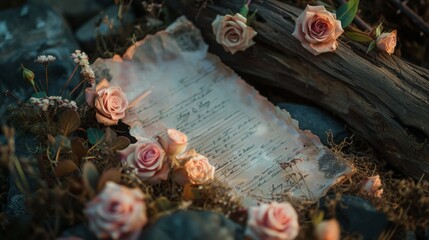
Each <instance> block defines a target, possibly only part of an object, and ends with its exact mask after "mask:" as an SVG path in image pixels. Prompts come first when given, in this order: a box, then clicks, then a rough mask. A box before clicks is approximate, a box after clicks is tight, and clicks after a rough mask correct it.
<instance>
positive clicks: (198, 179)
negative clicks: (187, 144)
mask: <svg viewBox="0 0 429 240" xmlns="http://www.w3.org/2000/svg"><path fill="white" fill-rule="evenodd" d="M177 160H178V162H179V164H181V166H182V167H179V168H177V169H176V170H175V171H174V179H175V181H176V182H177V183H179V184H182V185H185V184H187V183H191V184H204V183H207V182H209V181H212V180H213V179H214V172H215V167H213V166H212V165H210V163H209V160H208V159H207V158H206V157H205V156H203V155H201V154H198V153H196V152H195V151H194V150H190V151H188V152H187V153H185V154H183V155H182V156H180V157H178V159H177Z"/></svg>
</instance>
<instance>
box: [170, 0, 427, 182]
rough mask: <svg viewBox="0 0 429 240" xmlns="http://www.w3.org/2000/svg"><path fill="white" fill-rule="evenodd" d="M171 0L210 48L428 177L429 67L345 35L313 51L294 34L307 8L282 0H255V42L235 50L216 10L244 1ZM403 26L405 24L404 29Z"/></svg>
mask: <svg viewBox="0 0 429 240" xmlns="http://www.w3.org/2000/svg"><path fill="white" fill-rule="evenodd" d="M196 2H198V1H195V0H167V5H168V6H169V7H170V9H171V11H172V12H174V13H176V14H184V15H186V16H187V17H188V18H189V19H190V20H192V21H193V22H194V23H195V24H196V25H197V26H198V27H199V28H200V29H201V31H202V33H203V36H204V38H205V40H206V42H207V43H208V44H209V45H210V51H211V52H213V53H215V54H217V55H218V56H219V57H220V58H221V59H222V61H223V62H224V63H226V64H227V65H228V66H230V67H231V68H233V69H234V70H235V71H236V72H238V73H239V74H240V75H242V76H243V77H244V78H247V79H252V81H257V82H258V83H261V84H266V85H271V86H275V87H278V88H282V89H286V90H287V91H290V92H293V93H295V94H297V95H299V96H302V97H304V98H307V99H309V100H311V101H313V102H315V103H317V104H319V105H321V106H323V107H324V108H326V109H328V110H330V111H332V112H333V113H335V114H336V115H338V116H339V117H341V118H342V119H343V120H344V121H345V122H346V123H347V124H348V125H349V126H350V127H351V128H352V130H353V131H354V132H355V133H357V134H358V135H360V136H362V137H363V138H364V139H366V140H367V141H368V142H369V143H371V144H372V145H373V146H374V147H375V148H376V149H377V150H378V151H379V152H380V153H382V154H383V155H384V156H385V157H386V158H387V159H388V160H389V161H390V162H391V163H392V164H393V165H394V166H396V167H397V168H398V169H399V170H401V171H402V172H403V173H404V174H405V175H409V176H412V177H414V178H420V177H421V176H422V174H425V178H426V179H429V144H428V141H429V137H428V136H429V70H427V69H423V68H421V67H418V66H415V65H413V64H410V63H408V62H406V61H403V60H401V59H400V58H398V57H396V56H390V55H388V54H385V53H379V52H377V51H373V52H371V53H370V54H368V55H366V54H365V51H366V47H365V46H362V45H360V44H357V43H353V42H350V41H348V39H347V38H345V37H341V39H340V44H339V47H338V49H337V50H336V51H335V52H334V53H325V54H321V55H319V56H313V55H312V54H311V53H309V52H307V51H306V50H305V49H304V48H303V47H302V46H301V44H300V43H299V41H298V40H296V39H295V38H294V37H293V36H292V35H291V33H292V32H293V29H294V24H295V22H294V20H295V18H296V17H297V16H298V15H299V13H300V12H301V11H302V10H300V9H297V8H295V7H293V6H290V5H287V4H284V3H281V2H279V1H275V0H254V1H252V4H251V10H252V11H253V10H258V14H257V18H256V21H255V22H253V24H252V26H253V27H254V28H255V30H256V31H257V32H258V35H257V36H256V38H255V41H256V45H254V46H252V47H251V48H249V49H248V50H246V51H245V52H239V53H236V54H235V55H231V54H229V53H227V52H225V51H224V50H223V48H222V47H221V46H220V45H219V44H217V43H216V41H215V37H214V35H213V33H212V28H211V22H212V21H213V19H214V18H215V16H216V14H226V13H228V12H229V10H231V11H234V12H237V11H238V9H239V8H240V5H242V3H243V1H242V0H220V1H213V4H209V5H208V6H207V7H205V8H201V7H198V4H196ZM399 31H400V29H399Z"/></svg>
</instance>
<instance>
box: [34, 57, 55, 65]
mask: <svg viewBox="0 0 429 240" xmlns="http://www.w3.org/2000/svg"><path fill="white" fill-rule="evenodd" d="M55 59H57V58H56V57H54V56H52V55H48V56H46V55H40V56H38V57H37V58H36V59H35V60H34V62H36V63H40V64H44V65H45V64H46V65H47V64H49V63H51V62H53V61H55Z"/></svg>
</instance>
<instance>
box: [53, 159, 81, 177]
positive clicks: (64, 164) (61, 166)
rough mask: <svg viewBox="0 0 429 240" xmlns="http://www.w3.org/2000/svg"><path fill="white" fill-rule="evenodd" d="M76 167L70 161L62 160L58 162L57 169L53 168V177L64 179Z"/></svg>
mask: <svg viewBox="0 0 429 240" xmlns="http://www.w3.org/2000/svg"><path fill="white" fill-rule="evenodd" d="M76 169H77V165H76V163H75V162H73V161H72V160H68V159H67V160H63V161H60V162H58V165H57V167H56V168H55V173H54V174H55V177H64V176H65V175H68V174H71V173H72V172H74V171H76Z"/></svg>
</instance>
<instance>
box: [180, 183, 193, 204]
mask: <svg viewBox="0 0 429 240" xmlns="http://www.w3.org/2000/svg"><path fill="white" fill-rule="evenodd" d="M182 200H184V201H192V200H194V190H193V187H192V184H186V185H185V187H184V188H183V192H182Z"/></svg>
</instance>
